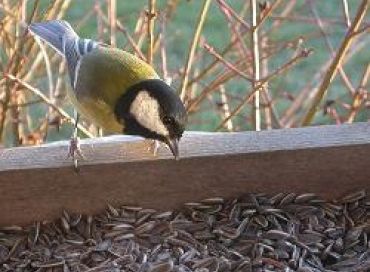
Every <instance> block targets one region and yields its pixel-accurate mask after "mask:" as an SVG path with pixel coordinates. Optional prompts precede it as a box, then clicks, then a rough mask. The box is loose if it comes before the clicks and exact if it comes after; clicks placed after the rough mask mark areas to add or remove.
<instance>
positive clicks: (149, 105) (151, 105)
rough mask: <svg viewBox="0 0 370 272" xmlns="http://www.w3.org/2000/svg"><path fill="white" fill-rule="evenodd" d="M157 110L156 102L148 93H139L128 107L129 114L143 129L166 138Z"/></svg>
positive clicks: (166, 133)
mask: <svg viewBox="0 0 370 272" xmlns="http://www.w3.org/2000/svg"><path fill="white" fill-rule="evenodd" d="M159 108H160V107H159V104H158V101H157V100H155V99H154V98H153V97H151V96H150V95H149V93H148V92H146V91H140V92H139V93H138V94H137V96H136V97H135V99H134V101H133V102H132V104H131V106H130V113H131V114H132V115H133V116H134V117H135V118H136V121H137V122H138V123H139V124H140V125H142V126H143V127H145V128H147V129H149V130H150V131H153V132H156V133H157V134H159V135H162V136H168V135H169V132H168V129H167V127H166V126H165V125H164V124H163V122H162V120H161V117H160V114H159V112H160V110H159Z"/></svg>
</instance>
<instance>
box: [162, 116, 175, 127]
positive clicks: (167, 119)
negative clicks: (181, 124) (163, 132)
mask: <svg viewBox="0 0 370 272" xmlns="http://www.w3.org/2000/svg"><path fill="white" fill-rule="evenodd" d="M174 122H175V120H174V119H173V118H172V117H170V116H165V117H163V123H164V124H165V125H171V124H173V123H174Z"/></svg>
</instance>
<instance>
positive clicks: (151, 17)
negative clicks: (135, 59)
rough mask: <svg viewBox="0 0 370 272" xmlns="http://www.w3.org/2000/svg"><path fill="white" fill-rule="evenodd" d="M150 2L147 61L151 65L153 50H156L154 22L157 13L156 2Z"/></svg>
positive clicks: (150, 0)
mask: <svg viewBox="0 0 370 272" xmlns="http://www.w3.org/2000/svg"><path fill="white" fill-rule="evenodd" d="M148 1H149V10H148V11H147V16H148V29H147V31H148V39H149V43H148V55H147V61H148V63H149V64H150V65H152V64H153V48H154V36H153V31H154V20H155V17H156V11H155V2H156V0H148Z"/></svg>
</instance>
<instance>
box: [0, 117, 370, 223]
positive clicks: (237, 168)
mask: <svg viewBox="0 0 370 272" xmlns="http://www.w3.org/2000/svg"><path fill="white" fill-rule="evenodd" d="M81 145H82V150H83V152H84V154H85V156H86V160H85V161H83V162H81V165H82V166H81V171H80V173H79V174H76V173H75V172H74V171H73V169H72V167H71V162H70V161H69V160H66V153H67V150H68V142H59V143H57V144H48V145H44V146H39V147H22V148H12V149H3V150H0V196H1V197H0V206H1V209H0V225H10V224H28V223H30V222H33V221H36V220H37V221H41V220H51V219H54V218H56V217H58V216H59V215H60V213H61V211H62V210H63V209H66V210H69V211H71V212H79V213H96V212H99V211H101V210H102V209H104V208H105V206H106V204H107V203H112V204H114V205H119V204H133V205H140V206H144V207H151V208H156V209H161V210H168V209H174V208H177V207H179V205H181V204H182V203H184V202H189V201H198V200H201V199H203V198H207V197H214V196H222V197H235V196H237V195H239V194H241V193H247V192H266V193H274V192H314V193H318V194H320V195H322V196H324V197H329V198H332V197H338V196H340V195H342V194H343V193H345V192H348V191H352V190H357V189H363V188H365V189H370V167H369V165H370V156H369V154H370V124H368V123H358V124H353V125H342V126H321V127H311V128H299V129H285V130H272V131H261V132H245V133H205V134H199V133H189V134H187V135H186V136H185V137H184V139H183V141H182V143H181V148H180V152H181V157H182V158H181V160H179V161H175V160H173V159H172V156H171V154H170V152H169V151H168V150H167V149H165V148H161V149H160V151H159V154H158V156H157V157H153V156H152V155H151V154H150V152H149V151H148V150H147V149H148V146H149V145H148V142H147V141H143V140H141V139H139V138H132V137H129V138H127V137H124V136H115V137H106V138H102V139H89V140H83V141H82V143H81Z"/></svg>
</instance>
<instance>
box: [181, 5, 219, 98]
mask: <svg viewBox="0 0 370 272" xmlns="http://www.w3.org/2000/svg"><path fill="white" fill-rule="evenodd" d="M211 2H212V1H211V0H204V3H203V7H202V10H201V12H200V14H199V17H198V22H197V25H196V28H195V31H194V35H193V40H192V42H191V45H190V49H189V53H188V57H187V60H186V64H185V69H184V75H183V79H182V83H181V87H180V98H181V100H182V101H184V102H185V101H186V100H187V97H188V94H187V88H186V87H187V85H188V81H189V75H190V70H191V67H192V65H193V60H194V55H195V50H196V48H197V46H198V42H199V38H200V33H201V32H202V29H203V25H204V22H205V20H206V17H207V13H208V9H209V6H210V4H211Z"/></svg>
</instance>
